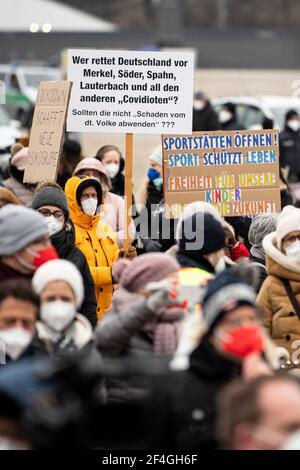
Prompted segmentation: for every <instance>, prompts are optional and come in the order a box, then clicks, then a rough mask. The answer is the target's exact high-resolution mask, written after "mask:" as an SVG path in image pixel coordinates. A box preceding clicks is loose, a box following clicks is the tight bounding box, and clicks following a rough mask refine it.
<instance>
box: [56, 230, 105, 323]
mask: <svg viewBox="0 0 300 470" xmlns="http://www.w3.org/2000/svg"><path fill="white" fill-rule="evenodd" d="M51 243H52V245H53V246H54V248H55V249H56V251H57V253H58V256H59V257H60V258H61V259H66V260H68V261H71V263H73V264H75V266H76V267H77V268H78V270H79V271H80V273H81V275H82V279H83V283H84V299H83V303H82V305H81V309H80V311H81V313H82V315H84V316H85V317H86V318H87V319H88V320H89V321H90V323H91V325H92V326H95V325H96V323H97V315H96V309H97V302H96V297H95V284H94V281H93V278H92V276H91V272H90V268H89V265H88V263H87V261H86V259H85V256H84V254H83V253H82V251H80V250H79V248H77V247H76V246H75V231H74V226H73V224H72V222H69V223H68V224H67V225H66V226H65V227H64V228H63V229H62V230H60V231H59V232H58V233H56V234H55V235H52V237H51Z"/></svg>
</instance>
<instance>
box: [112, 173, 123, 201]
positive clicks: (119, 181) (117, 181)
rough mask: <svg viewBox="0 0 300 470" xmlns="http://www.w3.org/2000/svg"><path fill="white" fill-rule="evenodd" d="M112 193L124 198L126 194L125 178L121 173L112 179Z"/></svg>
mask: <svg viewBox="0 0 300 470" xmlns="http://www.w3.org/2000/svg"><path fill="white" fill-rule="evenodd" d="M110 192H111V193H114V194H117V195H118V196H121V197H123V196H124V194H125V176H124V175H123V173H122V172H121V171H119V173H117V174H116V176H115V177H114V178H111V189H110Z"/></svg>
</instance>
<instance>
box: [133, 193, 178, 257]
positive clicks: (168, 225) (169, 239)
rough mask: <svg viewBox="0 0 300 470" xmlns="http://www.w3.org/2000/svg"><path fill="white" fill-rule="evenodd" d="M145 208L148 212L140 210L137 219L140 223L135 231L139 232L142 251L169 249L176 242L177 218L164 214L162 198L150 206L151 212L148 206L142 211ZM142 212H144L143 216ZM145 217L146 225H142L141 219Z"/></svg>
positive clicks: (163, 250)
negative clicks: (170, 217)
mask: <svg viewBox="0 0 300 470" xmlns="http://www.w3.org/2000/svg"><path fill="white" fill-rule="evenodd" d="M146 210H148V213H147V214H145V212H143V211H142V212H141V215H140V217H139V219H137V220H141V225H140V226H137V231H138V232H140V238H141V240H142V243H143V247H144V250H143V251H144V252H146V253H150V252H154V251H162V252H165V251H167V250H169V248H171V247H172V246H173V245H174V244H175V243H176V240H175V228H176V224H177V220H176V219H169V218H167V217H166V216H165V204H164V201H163V200H161V201H160V202H159V203H158V204H157V205H156V206H154V207H152V212H151V211H150V207H147V209H144V211H146ZM143 214H145V218H144V215H143ZM149 216H150V218H149ZM147 219H148V225H146V224H145V225H144V224H143V221H144V220H147ZM151 237H152V238H151Z"/></svg>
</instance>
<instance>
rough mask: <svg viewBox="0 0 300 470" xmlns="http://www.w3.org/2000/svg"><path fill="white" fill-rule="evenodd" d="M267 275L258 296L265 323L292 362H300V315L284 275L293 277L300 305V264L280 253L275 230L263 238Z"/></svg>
mask: <svg viewBox="0 0 300 470" xmlns="http://www.w3.org/2000/svg"><path fill="white" fill-rule="evenodd" d="M263 248H264V250H265V253H266V268H267V271H268V277H267V278H266V280H265V281H264V283H263V285H262V287H261V289H260V292H259V294H258V297H257V303H258V305H259V306H260V307H261V309H262V312H263V323H264V326H265V328H266V329H267V330H268V332H269V335H270V337H271V338H272V340H273V341H274V342H275V344H276V345H277V346H280V347H284V348H286V349H287V350H288V351H289V353H290V357H291V360H292V361H293V363H295V361H296V363H297V361H299V362H300V319H299V318H298V316H297V315H296V313H295V311H294V308H293V306H292V304H291V302H290V299H289V297H288V295H287V292H286V289H285V286H284V284H283V283H282V281H281V280H280V277H281V278H285V279H288V280H289V281H290V285H291V288H292V290H293V292H294V294H295V296H296V299H297V301H298V303H299V305H300V264H299V263H296V261H294V260H293V259H291V258H288V257H287V256H286V255H284V254H283V253H281V251H280V250H278V248H277V246H276V238H275V233H271V234H269V235H267V236H266V237H265V239H264V242H263Z"/></svg>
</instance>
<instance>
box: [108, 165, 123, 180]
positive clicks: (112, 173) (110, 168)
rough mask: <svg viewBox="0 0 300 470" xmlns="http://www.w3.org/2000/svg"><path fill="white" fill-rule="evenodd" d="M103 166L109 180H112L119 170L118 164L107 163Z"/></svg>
mask: <svg viewBox="0 0 300 470" xmlns="http://www.w3.org/2000/svg"><path fill="white" fill-rule="evenodd" d="M104 166H105V169H106V171H107V174H108V176H109V177H110V178H114V177H115V176H116V175H117V174H118V171H119V169H120V165H119V164H118V163H107V164H106V165H104Z"/></svg>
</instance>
